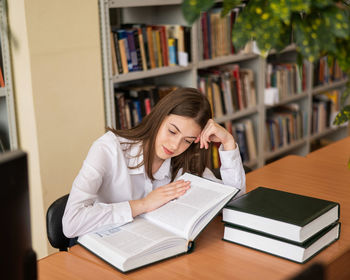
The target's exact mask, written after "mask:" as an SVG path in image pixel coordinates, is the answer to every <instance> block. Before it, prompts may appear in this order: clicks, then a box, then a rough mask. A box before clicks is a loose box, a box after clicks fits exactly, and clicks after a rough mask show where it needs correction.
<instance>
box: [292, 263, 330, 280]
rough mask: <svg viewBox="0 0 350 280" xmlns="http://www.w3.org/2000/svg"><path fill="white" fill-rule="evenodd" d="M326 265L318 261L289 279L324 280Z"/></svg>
mask: <svg viewBox="0 0 350 280" xmlns="http://www.w3.org/2000/svg"><path fill="white" fill-rule="evenodd" d="M324 279H326V276H325V267H324V265H323V264H322V263H320V262H316V263H313V264H311V265H310V266H308V267H306V268H305V269H304V270H302V271H301V272H299V273H298V274H296V275H294V276H293V277H291V278H289V280H324Z"/></svg>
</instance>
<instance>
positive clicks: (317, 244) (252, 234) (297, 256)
mask: <svg viewBox="0 0 350 280" xmlns="http://www.w3.org/2000/svg"><path fill="white" fill-rule="evenodd" d="M339 235H340V223H339V222H335V223H333V224H331V225H329V226H328V227H326V228H324V229H323V230H321V231H320V232H318V233H316V234H315V235H314V236H312V237H310V238H309V239H307V240H306V241H305V242H303V243H297V242H292V241H287V240H285V239H282V238H276V237H274V236H271V235H268V234H263V233H260V232H256V231H253V230H250V229H246V228H242V227H238V226H232V225H230V224H226V225H225V230H224V237H223V240H225V241H229V242H232V243H236V244H239V245H243V246H246V247H249V248H253V249H255V250H259V251H262V252H265V253H269V254H271V255H274V256H278V257H282V258H284V259H288V260H291V261H294V262H297V263H305V262H307V261H308V260H310V259H311V258H312V257H314V256H315V255H317V254H318V253H319V252H321V251H322V250H323V249H325V248H326V247H327V246H329V245H330V244H332V243H333V242H335V241H336V240H338V239H339Z"/></svg>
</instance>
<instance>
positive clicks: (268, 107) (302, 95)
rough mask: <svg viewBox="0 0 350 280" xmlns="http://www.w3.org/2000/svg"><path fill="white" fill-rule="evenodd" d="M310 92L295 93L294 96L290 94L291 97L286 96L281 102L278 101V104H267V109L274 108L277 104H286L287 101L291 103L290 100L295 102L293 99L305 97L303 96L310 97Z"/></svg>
mask: <svg viewBox="0 0 350 280" xmlns="http://www.w3.org/2000/svg"><path fill="white" fill-rule="evenodd" d="M308 96H309V94H308V92H307V91H304V92H302V93H299V94H294V95H292V96H289V97H286V98H284V99H283V100H281V101H280V102H278V103H276V104H273V105H266V108H267V109H270V108H274V107H277V106H281V105H285V104H287V103H290V102H293V101H297V100H300V99H303V98H306V97H308Z"/></svg>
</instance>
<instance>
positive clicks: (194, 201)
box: [78, 173, 239, 272]
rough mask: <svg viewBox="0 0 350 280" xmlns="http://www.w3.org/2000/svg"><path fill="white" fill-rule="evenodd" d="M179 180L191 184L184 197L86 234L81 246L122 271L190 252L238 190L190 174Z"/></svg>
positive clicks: (82, 237) (81, 238) (80, 240)
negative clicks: (126, 222)
mask: <svg viewBox="0 0 350 280" xmlns="http://www.w3.org/2000/svg"><path fill="white" fill-rule="evenodd" d="M179 179H183V180H187V181H191V188H190V189H189V190H188V191H187V192H186V193H185V194H184V195H183V196H181V197H179V198H178V199H176V200H173V201H171V202H169V203H167V204H165V205H163V206H162V207H160V208H158V209H156V210H154V211H152V212H149V213H147V214H144V215H141V216H139V217H137V218H135V219H134V221H133V222H131V223H129V224H126V225H123V226H120V227H116V226H113V225H110V226H107V227H104V228H102V229H100V230H97V231H94V232H91V233H88V234H86V235H83V236H81V237H79V239H78V243H80V244H81V245H82V246H84V247H85V248H87V249H88V250H89V251H91V252H92V253H94V254H95V255H97V256H99V257H100V258H102V259H103V260H104V261H106V262H108V263H109V264H111V265H112V266H114V267H116V268H117V269H119V270H121V271H122V272H127V271H130V270H132V269H135V268H138V267H141V266H144V265H147V264H150V263H153V262H157V261H160V260H163V259H166V258H169V257H172V256H175V255H178V254H181V253H185V252H188V251H190V250H191V249H192V246H193V241H194V239H195V238H196V237H197V235H198V234H199V233H200V232H201V231H202V230H203V228H204V227H205V226H206V225H207V224H208V223H209V222H210V221H211V220H212V219H213V218H214V217H215V215H216V214H217V213H218V212H219V211H220V210H221V209H222V208H223V207H224V206H225V204H226V203H227V202H228V201H230V200H231V199H232V198H233V197H234V196H235V195H236V194H237V193H238V192H239V189H237V188H234V187H231V186H226V185H222V184H220V183H215V182H212V181H210V180H207V179H203V178H201V177H198V176H194V175H191V174H188V173H185V174H184V175H182V176H181V177H180V178H179Z"/></svg>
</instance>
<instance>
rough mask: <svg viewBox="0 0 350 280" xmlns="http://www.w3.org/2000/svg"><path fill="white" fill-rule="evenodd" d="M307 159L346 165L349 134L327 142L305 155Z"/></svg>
mask: <svg viewBox="0 0 350 280" xmlns="http://www.w3.org/2000/svg"><path fill="white" fill-rule="evenodd" d="M306 158H307V159H313V160H321V161H327V162H328V163H329V164H333V165H336V166H340V167H341V166H346V165H347V162H348V160H349V158H350V136H349V137H346V138H344V139H342V140H339V141H337V142H334V143H332V144H329V145H327V146H325V147H323V148H321V149H318V150H316V151H314V152H312V153H310V154H308V155H307V156H306Z"/></svg>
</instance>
